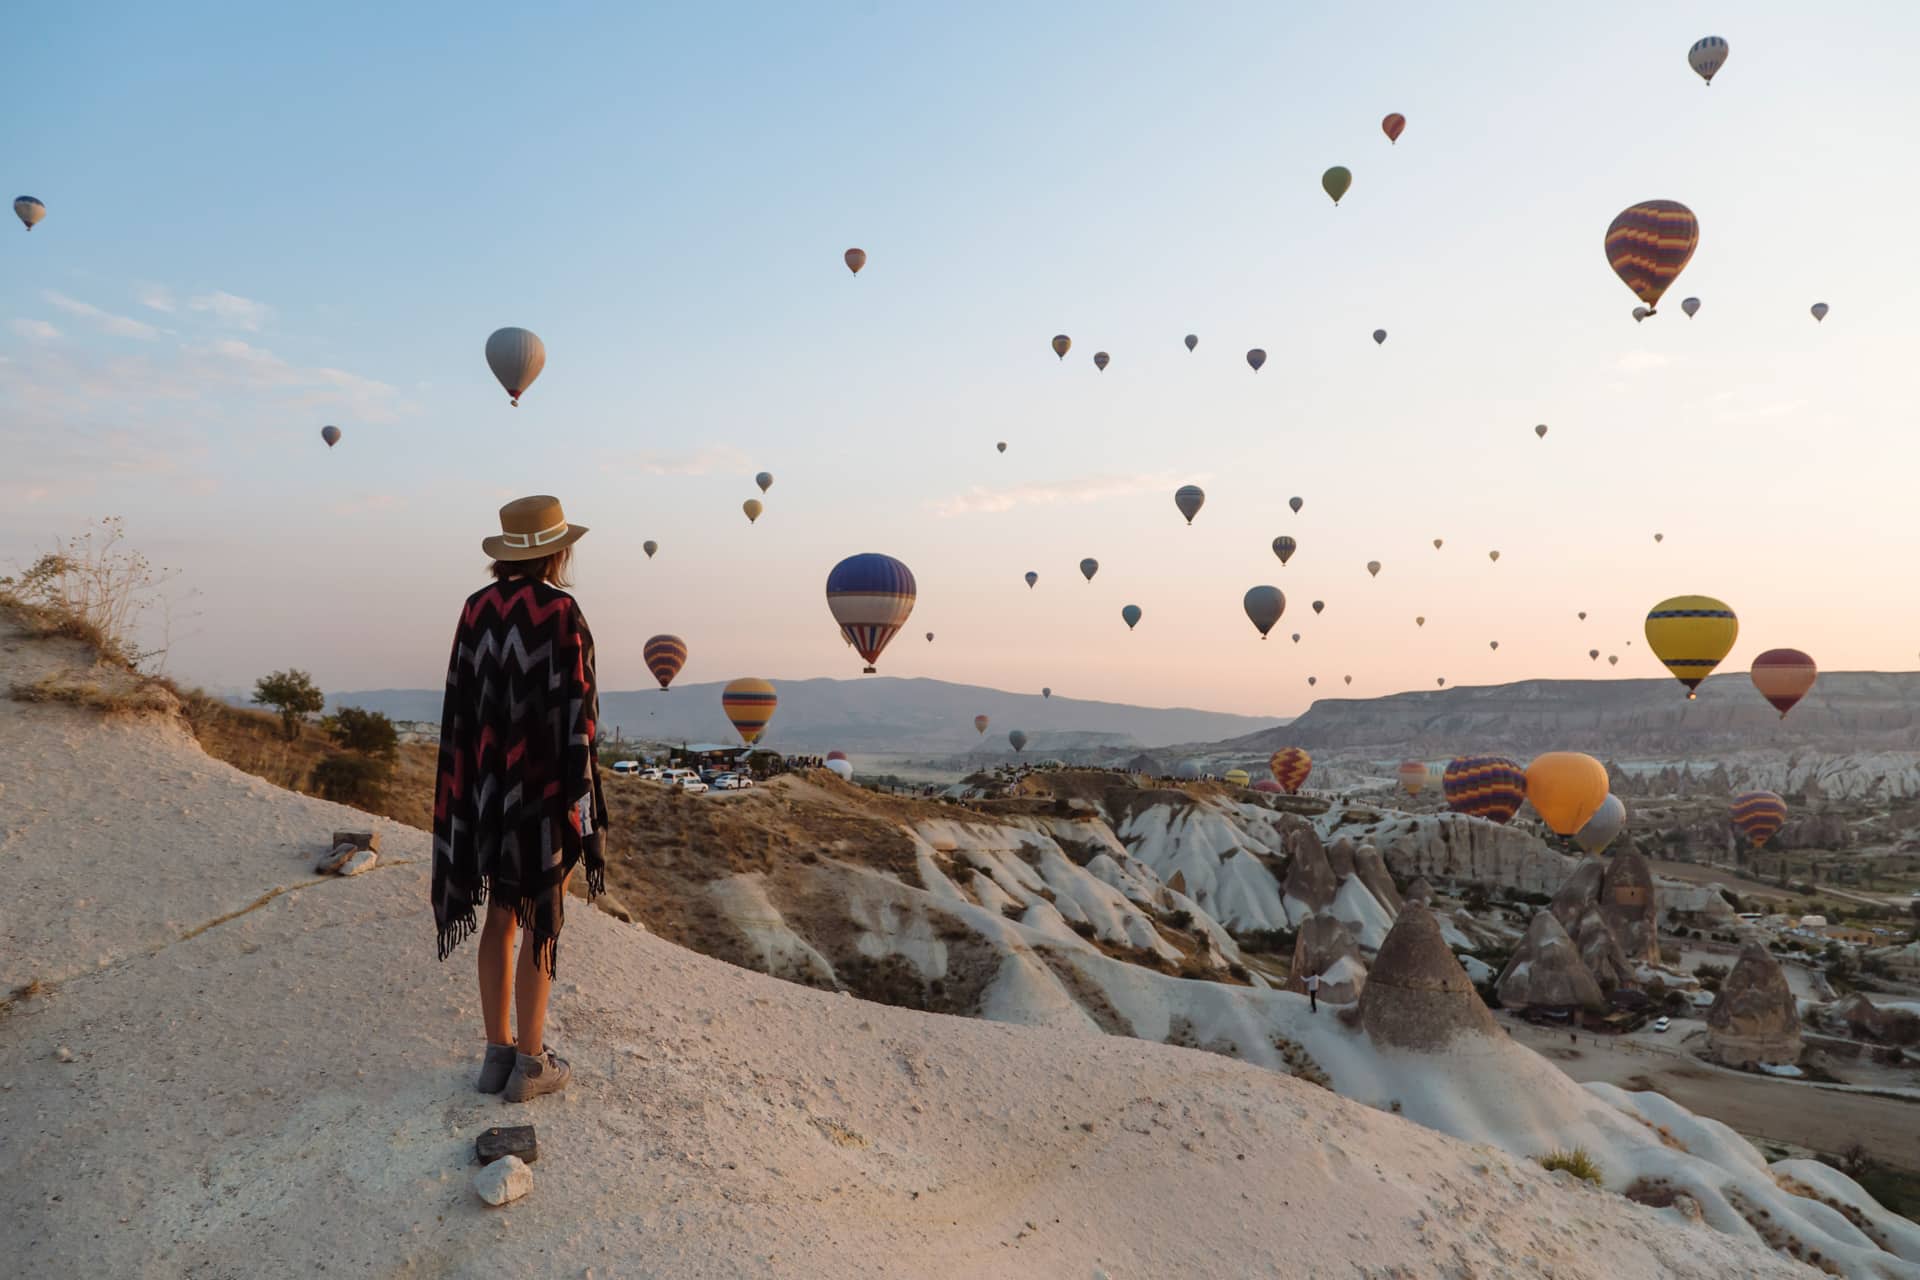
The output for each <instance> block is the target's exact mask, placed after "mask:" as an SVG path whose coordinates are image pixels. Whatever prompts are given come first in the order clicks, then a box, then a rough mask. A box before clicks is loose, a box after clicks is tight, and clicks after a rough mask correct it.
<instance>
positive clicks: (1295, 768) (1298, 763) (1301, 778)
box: [1267, 747, 1313, 795]
mask: <svg viewBox="0 0 1920 1280" xmlns="http://www.w3.org/2000/svg"><path fill="white" fill-rule="evenodd" d="M1267 770H1268V772H1270V773H1272V774H1273V780H1274V781H1275V782H1277V783H1279V784H1280V785H1281V787H1283V788H1284V789H1285V790H1286V793H1287V794H1288V795H1296V794H1298V793H1299V791H1300V788H1301V787H1303V786H1305V785H1306V781H1307V775H1308V774H1309V773H1312V772H1313V757H1312V756H1310V755H1308V754H1307V753H1306V752H1304V751H1302V750H1301V749H1300V748H1299V747H1282V748H1280V749H1279V750H1278V751H1276V752H1274V753H1273V756H1272V758H1270V759H1269V760H1268V761H1267Z"/></svg>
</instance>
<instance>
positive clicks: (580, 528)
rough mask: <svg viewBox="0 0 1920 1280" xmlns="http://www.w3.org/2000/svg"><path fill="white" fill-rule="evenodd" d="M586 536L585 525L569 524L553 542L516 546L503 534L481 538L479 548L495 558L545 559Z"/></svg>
mask: <svg viewBox="0 0 1920 1280" xmlns="http://www.w3.org/2000/svg"><path fill="white" fill-rule="evenodd" d="M586 536H587V526H585V525H583V524H570V525H568V526H567V531H566V533H564V534H562V535H561V536H560V537H559V538H558V539H556V540H555V541H553V542H549V543H546V544H544V545H542V546H538V547H516V546H513V545H512V544H511V543H509V542H508V541H507V540H506V538H505V536H504V535H503V536H499V537H493V538H482V539H481V540H480V549H481V550H482V551H484V552H486V553H487V554H488V555H489V556H491V557H492V558H493V559H495V560H545V559H546V558H547V557H548V556H550V555H552V554H553V553H554V552H556V551H561V550H564V549H565V548H567V547H570V546H572V545H573V544H574V543H576V542H578V541H580V539H582V538H584V537H586Z"/></svg>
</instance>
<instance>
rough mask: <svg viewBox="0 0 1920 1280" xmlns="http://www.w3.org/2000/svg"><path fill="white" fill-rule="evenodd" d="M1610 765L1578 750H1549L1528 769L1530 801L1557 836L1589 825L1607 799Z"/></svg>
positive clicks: (1528, 797) (1528, 796)
mask: <svg viewBox="0 0 1920 1280" xmlns="http://www.w3.org/2000/svg"><path fill="white" fill-rule="evenodd" d="M1607 787H1608V783H1607V766H1605V765H1603V764H1601V763H1600V762H1599V761H1598V760H1595V759H1594V758H1593V757H1592V756H1589V755H1583V754H1582V753H1580V752H1578V751H1549V752H1547V753H1546V754H1545V755H1540V756H1535V757H1534V758H1533V763H1531V764H1529V765H1528V766H1527V800H1528V802H1529V803H1531V804H1532V805H1533V807H1534V811H1535V812H1537V813H1538V814H1539V815H1540V817H1541V818H1542V819H1543V820H1544V821H1545V822H1546V824H1547V826H1549V827H1551V828H1552V829H1553V830H1554V831H1555V832H1556V833H1558V834H1560V835H1563V836H1570V835H1572V834H1573V833H1574V832H1576V831H1578V830H1580V828H1582V827H1584V826H1586V825H1587V819H1589V818H1591V817H1593V815H1594V814H1596V813H1598V812H1599V811H1600V806H1601V805H1602V804H1604V803H1606V799H1607Z"/></svg>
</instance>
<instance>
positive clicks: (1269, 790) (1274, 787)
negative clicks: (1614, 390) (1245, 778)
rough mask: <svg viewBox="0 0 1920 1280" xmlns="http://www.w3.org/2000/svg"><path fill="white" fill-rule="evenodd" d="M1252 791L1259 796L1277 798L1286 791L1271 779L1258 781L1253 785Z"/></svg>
mask: <svg viewBox="0 0 1920 1280" xmlns="http://www.w3.org/2000/svg"><path fill="white" fill-rule="evenodd" d="M1253 789H1254V790H1255V791H1258V792H1259V793H1260V794H1261V795H1267V796H1277V795H1279V794H1281V793H1282V792H1284V791H1285V790H1286V788H1285V787H1283V786H1281V785H1280V784H1279V783H1277V782H1275V781H1274V780H1273V779H1272V778H1262V779H1260V781H1258V782H1256V783H1254V784H1253Z"/></svg>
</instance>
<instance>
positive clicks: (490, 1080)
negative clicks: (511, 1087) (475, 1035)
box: [473, 1044, 520, 1093]
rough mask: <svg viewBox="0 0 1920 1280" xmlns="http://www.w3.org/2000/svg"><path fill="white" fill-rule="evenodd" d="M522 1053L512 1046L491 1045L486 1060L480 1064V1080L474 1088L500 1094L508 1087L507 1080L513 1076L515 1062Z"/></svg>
mask: <svg viewBox="0 0 1920 1280" xmlns="http://www.w3.org/2000/svg"><path fill="white" fill-rule="evenodd" d="M519 1056H520V1051H519V1050H518V1049H516V1048H514V1047H513V1046H512V1045H510V1044H489V1045H488V1046H487V1056H486V1060H485V1061H483V1062H482V1063H481V1064H480V1079H479V1080H477V1081H475V1082H474V1086H473V1087H474V1088H476V1089H478V1090H479V1091H480V1092H482V1093H498V1092H500V1091H501V1090H502V1089H504V1088H506V1087H507V1078H508V1077H509V1076H511V1075H512V1074H513V1067H514V1062H515V1060H516V1059H518V1058H519Z"/></svg>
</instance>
